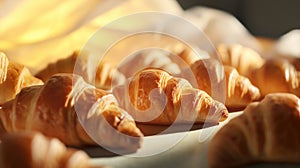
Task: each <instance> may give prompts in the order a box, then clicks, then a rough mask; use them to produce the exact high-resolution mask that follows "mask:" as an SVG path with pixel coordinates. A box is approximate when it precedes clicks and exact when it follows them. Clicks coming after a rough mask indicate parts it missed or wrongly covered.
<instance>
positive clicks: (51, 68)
mask: <svg viewBox="0 0 300 168" xmlns="http://www.w3.org/2000/svg"><path fill="white" fill-rule="evenodd" d="M79 54H81V55H79ZM94 59H95V58H92V56H91V55H89V54H88V53H86V52H81V53H80V52H79V51H75V52H73V53H72V54H71V55H70V56H68V57H66V58H63V59H60V60H57V61H56V62H54V63H51V64H49V65H48V66H47V67H46V68H44V69H42V70H41V71H40V72H38V73H37V74H36V75H35V76H36V77H38V78H40V79H42V80H43V81H47V80H48V79H49V78H50V77H51V76H52V75H54V74H57V73H75V74H78V75H81V76H82V77H83V78H84V79H85V80H86V81H87V82H88V83H90V84H93V85H95V86H96V87H97V88H101V89H106V90H108V89H111V86H112V85H118V84H121V83H124V81H125V77H124V75H123V74H121V73H120V72H118V71H117V70H116V69H115V68H113V67H112V66H111V65H110V64H109V63H106V62H100V64H99V65H97V66H95V68H93V67H94V64H95V62H94V61H93V60H94ZM114 79H115V80H114Z"/></svg>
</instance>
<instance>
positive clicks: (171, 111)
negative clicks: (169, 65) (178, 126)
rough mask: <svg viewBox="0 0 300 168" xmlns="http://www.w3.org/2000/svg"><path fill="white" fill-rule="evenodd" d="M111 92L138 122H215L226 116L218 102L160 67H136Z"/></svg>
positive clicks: (163, 123)
mask: <svg viewBox="0 0 300 168" xmlns="http://www.w3.org/2000/svg"><path fill="white" fill-rule="evenodd" d="M113 94H114V95H115V96H116V98H117V99H118V102H119V104H120V106H121V107H123V108H124V109H126V110H127V111H128V112H129V113H130V114H131V115H132V116H133V118H134V119H135V121H136V122H139V123H147V124H158V125H170V124H173V123H194V122H195V123H204V122H207V123H218V122H219V121H223V120H225V119H226V118H227V116H228V111H227V109H226V107H225V106H224V105H223V104H222V103H220V102H218V101H215V100H214V99H212V98H211V97H210V96H209V95H208V94H207V93H206V92H204V91H202V90H199V89H195V88H193V87H192V86H191V84H190V83H189V82H188V81H187V80H185V79H183V78H176V77H173V76H171V75H170V74H169V73H167V72H166V71H163V70H161V69H155V68H148V69H143V70H141V71H138V72H137V73H136V74H135V75H134V76H133V77H132V78H130V79H128V80H127V82H126V84H125V85H122V86H118V87H115V88H114V89H113Z"/></svg>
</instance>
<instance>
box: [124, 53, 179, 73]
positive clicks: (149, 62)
mask: <svg viewBox="0 0 300 168" xmlns="http://www.w3.org/2000/svg"><path fill="white" fill-rule="evenodd" d="M172 57H173V56H172V55H171V53H168V52H166V51H164V50H158V49H153V50H149V51H143V52H141V53H137V54H135V55H132V56H129V57H128V58H126V59H124V61H123V62H122V63H121V64H120V65H119V66H118V71H120V72H121V73H122V74H124V75H125V77H126V78H129V77H131V76H133V75H134V74H135V73H136V72H138V71H140V70H142V69H145V68H160V69H163V70H165V71H167V72H168V73H170V74H179V73H180V68H179V66H178V64H176V63H175V62H174V61H173V60H172V59H171V58H172Z"/></svg>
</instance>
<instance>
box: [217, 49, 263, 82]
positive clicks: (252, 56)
mask: <svg viewBox="0 0 300 168" xmlns="http://www.w3.org/2000/svg"><path fill="white" fill-rule="evenodd" d="M217 51H218V53H219V55H220V58H221V60H222V63H223V64H224V65H229V66H232V67H234V68H236V69H237V71H238V72H239V73H240V74H241V75H243V76H246V77H249V74H250V73H251V72H252V71H253V70H255V69H258V68H260V67H261V66H262V65H263V64H264V62H265V61H264V59H263V58H262V57H261V56H260V55H259V54H258V53H257V52H256V51H254V50H252V49H251V48H248V47H245V46H242V45H239V44H233V45H225V44H219V45H218V46H217Z"/></svg>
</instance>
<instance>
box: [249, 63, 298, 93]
mask: <svg viewBox="0 0 300 168" xmlns="http://www.w3.org/2000/svg"><path fill="white" fill-rule="evenodd" d="M250 80H251V81H252V82H253V84H254V85H255V86H257V87H258V88H259V90H260V92H261V94H262V96H265V95H267V94H269V93H276V92H287V93H293V94H295V95H297V96H298V97H300V78H299V72H297V71H296V69H295V68H294V66H293V65H291V64H290V63H289V62H288V61H287V60H282V59H272V60H267V61H266V62H265V63H264V64H263V66H262V67H260V68H259V69H256V70H255V71H253V72H252V74H251V76H250Z"/></svg>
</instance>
